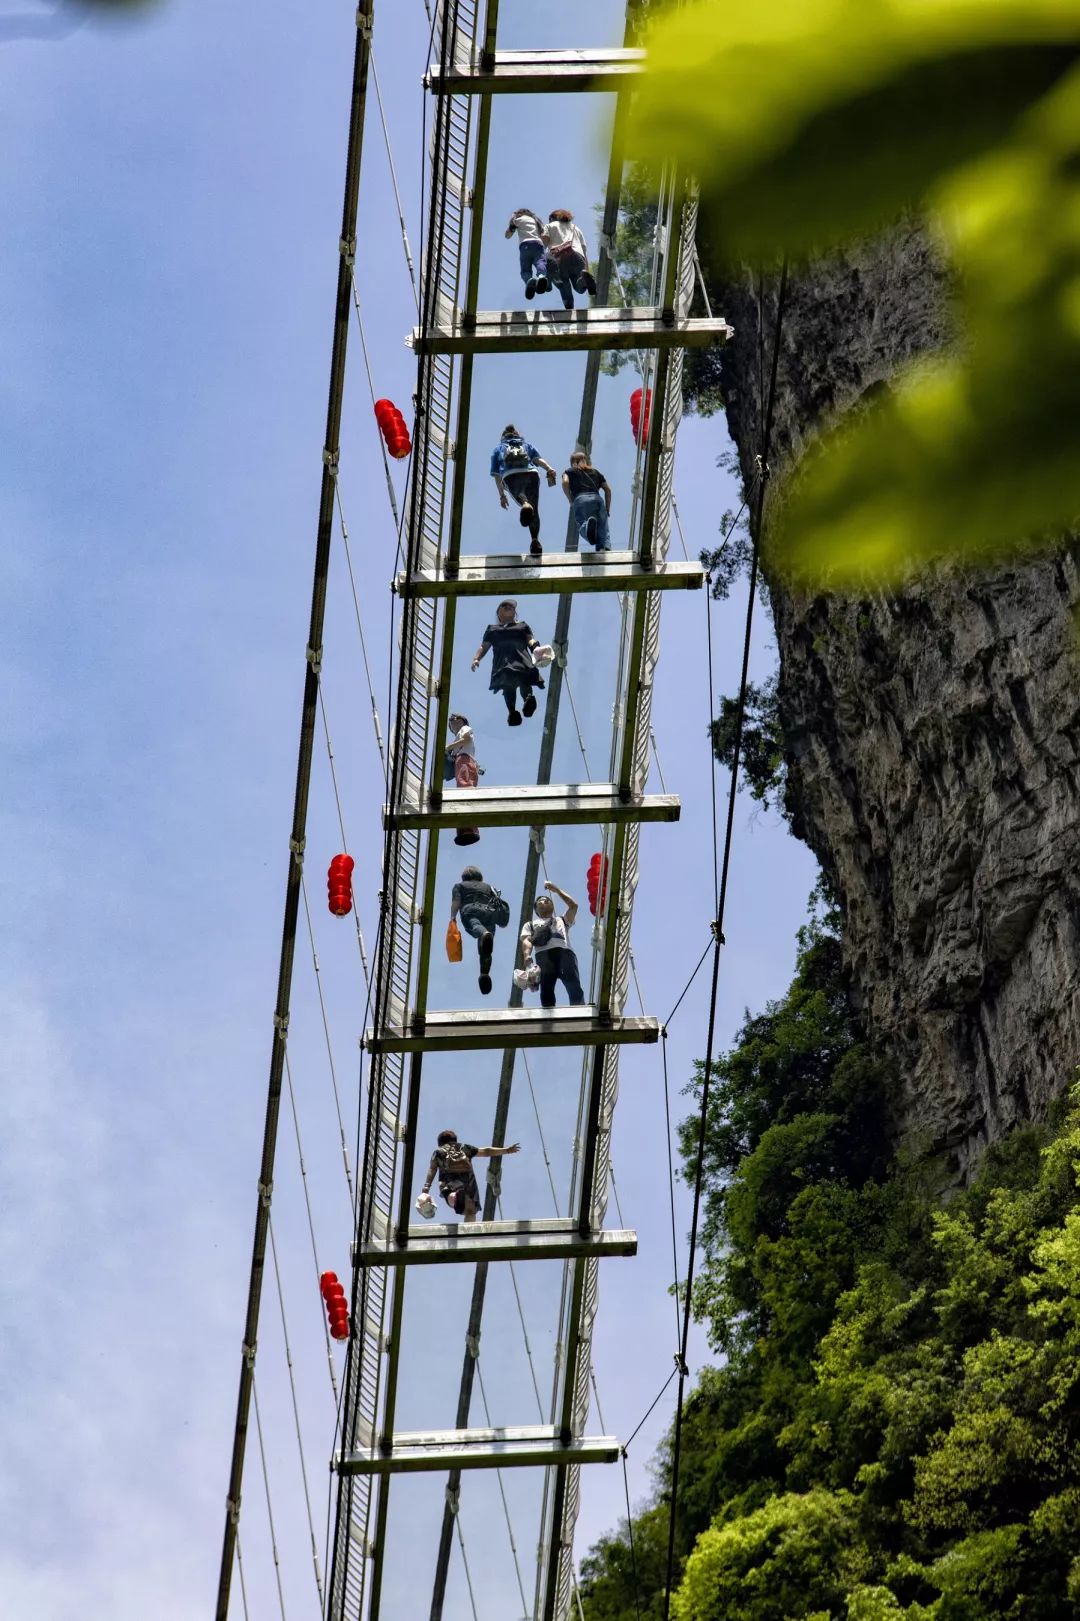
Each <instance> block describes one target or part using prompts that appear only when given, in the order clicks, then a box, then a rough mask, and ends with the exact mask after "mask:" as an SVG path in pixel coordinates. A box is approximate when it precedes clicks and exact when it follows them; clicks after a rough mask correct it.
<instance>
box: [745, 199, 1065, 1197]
mask: <svg viewBox="0 0 1080 1621" xmlns="http://www.w3.org/2000/svg"><path fill="white" fill-rule="evenodd" d="M775 297H776V289H775V285H773V287H772V288H771V290H770V291H769V293H768V295H767V296H766V297H765V299H764V301H763V316H762V324H763V326H764V328H765V344H764V348H765V350H766V351H767V350H768V348H769V345H770V343H771V336H772V330H773V320H774V314H775ZM720 307H721V308H722V309H723V310H724V313H725V315H726V316H727V318H728V319H729V320H731V321H732V322H733V324H734V326H735V328H736V332H737V334H738V338H737V341H736V342H735V343H734V344H733V345H732V346H731V347H730V349H729V350H728V351H727V352H726V353H725V356H724V359H723V363H722V376H723V386H724V391H725V395H726V398H727V409H728V420H729V425H730V428H731V431H732V435H733V437H734V439H735V443H736V445H737V448H738V451H739V455H740V460H741V462H742V465H743V469H744V473H748V472H749V470H750V468H751V466H752V463H753V459H754V456H755V454H756V452H757V450H758V448H759V422H760V407H761V391H762V379H763V377H764V378H765V379H766V380H767V375H768V365H767V353H766V356H765V364H764V366H763V365H762V364H761V356H760V355H759V347H758V339H759V333H758V312H757V300H756V297H755V296H754V293H753V289H752V288H751V286H750V283H749V281H747V282H745V283H742V284H735V285H732V286H730V287H728V288H725V290H724V295H723V300H722V302H721V305H720ZM947 338H948V316H947V308H946V299H945V295H944V284H943V277H942V273H941V270H940V268H939V266H938V264H937V262H936V260H935V257H934V254H933V253H932V251H931V249H930V247H929V245H928V243H927V241H926V239H925V237H924V236H923V235H922V234H921V233H920V232H919V231H918V230H917V229H915V228H903V229H901V230H899V231H897V232H896V233H895V234H894V235H893V236H891V237H890V238H889V239H888V241H887V242H885V243H884V244H877V245H873V246H866V247H861V248H858V249H855V250H852V251H851V252H849V253H848V254H846V255H845V256H843V257H842V258H839V259H838V260H836V261H835V262H834V263H832V264H830V265H829V266H827V267H824V268H822V267H816V268H815V269H814V270H813V272H811V273H808V274H806V275H804V276H802V277H796V278H795V279H794V280H793V283H792V286H791V291H790V297H789V302H788V308H787V312H786V315H785V322H784V332H783V342H782V346H781V363H780V370H779V389H778V400H777V409H776V419H775V430H774V439H773V453H772V456H771V458H770V459H771V462H772V465H773V468H774V471H775V472H777V473H778V474H779V475H780V476H781V478H782V475H783V471H784V468H785V466H790V465H792V463H793V461H794V459H795V458H797V456H798V455H799V452H800V449H801V447H802V445H803V444H804V442H805V438H806V435H807V433H808V431H811V430H812V429H813V427H814V425H815V424H817V423H818V422H819V421H821V420H822V419H823V418H826V417H827V416H828V415H829V414H830V413H832V412H834V411H836V410H838V409H842V408H843V407H845V406H847V405H848V404H850V403H852V402H854V401H856V400H858V398H859V397H860V396H862V395H863V394H865V393H866V391H867V390H870V389H875V388H878V387H881V386H886V385H887V380H888V378H889V376H890V375H891V374H892V373H893V371H894V370H895V368H896V367H897V365H898V364H899V363H901V362H902V361H903V360H905V359H907V358H909V357H911V356H912V355H914V354H916V353H918V352H919V351H921V350H924V349H927V348H932V347H936V346H939V345H940V344H941V343H943V342H945V341H947ZM1077 555H1078V553H1077V552H1076V551H1069V550H1063V551H1061V552H1059V553H1056V554H1055V555H1052V556H1046V557H1043V558H1041V559H1039V560H1037V561H1035V562H1033V563H1030V564H1027V565H1025V566H1023V567H1008V568H1000V567H999V568H996V569H994V570H993V571H992V572H986V573H981V574H965V575H959V574H951V575H950V574H947V573H940V572H939V573H935V574H932V575H928V576H926V577H924V578H923V579H922V580H920V581H919V582H918V583H916V584H913V585H911V586H910V587H908V588H906V589H904V590H903V591H902V592H899V593H896V594H891V593H890V594H881V595H877V596H875V597H873V598H872V599H868V600H863V601H851V600H848V599H838V598H835V597H829V598H826V597H816V598H813V599H810V600H808V599H806V598H805V597H799V596H796V595H793V594H790V593H789V592H787V591H786V590H785V589H783V588H782V587H780V586H779V585H778V584H777V582H775V581H773V582H771V585H772V597H773V608H774V613H775V619H776V630H777V638H778V643H779V649H780V664H781V673H780V712H781V718H782V721H783V726H784V732H785V737H786V740H787V746H788V755H789V759H788V765H789V790H790V796H791V801H792V806H793V810H794V815H795V831H796V832H797V833H798V834H799V836H800V837H802V838H804V839H806V841H807V842H808V843H809V844H810V846H811V848H812V849H813V850H814V852H815V854H816V855H817V857H818V858H819V860H820V861H821V863H822V865H823V867H824V869H825V871H826V872H827V874H828V875H829V877H830V879H831V880H832V882H833V884H834V886H835V889H836V891H837V893H838V895H839V897H840V899H841V902H842V905H843V909H844V914H845V953H846V959H847V962H848V965H849V967H850V971H851V978H852V986H853V991H854V994H855V996H856V999H857V1001H858V1002H859V1003H860V1004H861V1006H862V1007H863V1009H864V1011H865V1014H866V1016H867V1019H868V1022H869V1025H870V1028H871V1029H872V1030H874V1031H876V1032H880V1033H881V1034H882V1035H884V1036H886V1037H887V1038H888V1039H889V1042H890V1045H891V1046H892V1047H893V1049H894V1051H896V1052H897V1053H898V1054H899V1056H900V1060H901V1068H902V1072H903V1079H902V1083H901V1090H900V1095H899V1096H898V1097H897V1099H896V1100H895V1103H896V1111H895V1112H896V1119H897V1128H898V1131H899V1133H900V1135H901V1136H902V1138H903V1139H904V1140H905V1141H906V1142H907V1143H908V1144H909V1145H910V1146H911V1147H912V1148H914V1149H916V1151H917V1152H919V1153H933V1154H936V1155H940V1156H942V1157H943V1159H944V1162H945V1169H946V1172H947V1175H948V1176H949V1178H950V1179H957V1178H961V1179H966V1177H967V1175H968V1174H969V1172H970V1171H971V1170H972V1169H973V1168H974V1166H975V1164H976V1163H977V1161H978V1159H979V1157H980V1155H981V1153H982V1151H983V1149H984V1148H985V1147H986V1145H987V1144H988V1143H990V1142H992V1141H994V1140H995V1139H996V1138H998V1137H1000V1136H1002V1135H1003V1134H1004V1133H1005V1132H1007V1131H1008V1130H1009V1129H1010V1127H1011V1126H1013V1125H1014V1124H1016V1123H1017V1122H1018V1121H1021V1120H1026V1119H1031V1118H1040V1117H1041V1116H1043V1115H1044V1114H1045V1112H1046V1110H1047V1108H1048V1106H1049V1105H1050V1103H1051V1101H1052V1100H1053V1099H1054V1098H1055V1097H1057V1096H1059V1095H1060V1094H1061V1093H1062V1092H1063V1091H1064V1090H1065V1089H1066V1088H1067V1087H1068V1085H1069V1084H1070V1081H1071V1079H1072V1074H1073V1069H1074V1066H1075V1065H1076V1063H1077V1062H1078V1060H1080V972H1078V966H1080V659H1078V656H1077V640H1076V638H1077V632H1076V629H1075V627H1074V622H1073V613H1074V609H1075V607H1076V604H1077V600H1078V597H1080V574H1078V568H1077Z"/></svg>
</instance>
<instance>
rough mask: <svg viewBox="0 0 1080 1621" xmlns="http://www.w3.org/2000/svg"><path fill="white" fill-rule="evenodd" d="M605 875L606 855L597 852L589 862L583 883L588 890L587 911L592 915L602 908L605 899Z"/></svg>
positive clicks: (606, 868)
mask: <svg viewBox="0 0 1080 1621" xmlns="http://www.w3.org/2000/svg"><path fill="white" fill-rule="evenodd" d="M607 875H608V862H607V856H602V855H600V853H599V852H597V854H596V855H594V856H593V858H592V860H591V861H590V862H589V870H588V872H587V873H586V875H585V883H586V885H587V886H588V890H589V911H590V912H591V913H592V915H593V917H595V916H596V914H597V912H602V911H603V910H604V902H605V901H606V899H607Z"/></svg>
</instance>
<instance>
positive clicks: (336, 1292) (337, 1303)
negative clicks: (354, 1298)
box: [319, 1272, 349, 1340]
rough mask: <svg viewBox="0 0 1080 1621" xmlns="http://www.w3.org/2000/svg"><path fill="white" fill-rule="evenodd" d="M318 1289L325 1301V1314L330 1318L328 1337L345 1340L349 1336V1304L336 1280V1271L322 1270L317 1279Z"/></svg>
mask: <svg viewBox="0 0 1080 1621" xmlns="http://www.w3.org/2000/svg"><path fill="white" fill-rule="evenodd" d="M319 1289H320V1291H321V1293H322V1297H323V1300H324V1301H325V1303H326V1314H327V1317H328V1318H329V1320H330V1338H331V1339H334V1340H347V1339H348V1337H349V1306H348V1302H347V1301H346V1299H345V1290H344V1289H343V1288H342V1286H341V1284H340V1283H339V1282H338V1276H337V1273H336V1272H324V1273H323V1274H322V1276H321V1278H320V1279H319Z"/></svg>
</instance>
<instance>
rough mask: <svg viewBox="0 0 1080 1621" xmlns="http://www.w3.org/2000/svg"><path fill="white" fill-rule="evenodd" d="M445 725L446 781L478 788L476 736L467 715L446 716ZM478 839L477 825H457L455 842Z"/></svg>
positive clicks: (477, 840)
mask: <svg viewBox="0 0 1080 1621" xmlns="http://www.w3.org/2000/svg"><path fill="white" fill-rule="evenodd" d="M447 725H448V726H449V728H450V742H449V743H448V744H447V746H446V756H445V760H446V768H445V771H444V776H445V778H446V780H447V782H453V783H455V784H456V786H457V787H458V788H479V786H480V767H479V766H478V765H477V763H476V736H475V734H474V732H473V729H472V727H471V726H470V725H469V719H468V716H467V715H450V716H448V717H447ZM479 840H480V829H479V828H478V827H459V828H458V830H457V832H456V833H455V834H454V843H455V844H477V843H479Z"/></svg>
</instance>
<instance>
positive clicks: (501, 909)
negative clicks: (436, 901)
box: [450, 867, 510, 996]
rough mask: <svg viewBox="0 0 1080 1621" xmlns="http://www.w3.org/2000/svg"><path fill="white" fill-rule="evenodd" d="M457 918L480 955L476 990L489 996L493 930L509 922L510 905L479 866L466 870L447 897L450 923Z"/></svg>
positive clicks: (493, 942)
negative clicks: (478, 979) (469, 935)
mask: <svg viewBox="0 0 1080 1621" xmlns="http://www.w3.org/2000/svg"><path fill="white" fill-rule="evenodd" d="M459 916H460V918H461V927H462V928H463V929H464V930H465V933H466V934H471V935H472V937H473V939H474V940H475V941H476V949H477V951H478V952H479V954H480V990H481V993H482V994H483V995H484V996H489V995H490V994H491V954H492V952H493V951H494V950H495V930H496V929H505V928H506V926H507V924H508V923H509V922H510V904H509V902H508V901H504V900H503V898H502V896H501V895H500V894H499V892H498V890H497V889H493V888H492V887H491V885H490V884H489V883H487V882H486V881H485V879H484V875H483V873H482V872H481V871H480V868H479V867H466V868H465V869H464V870H463V872H462V874H461V878H460V879H459V881H458V882H457V883H456V884H455V885H454V890H453V894H452V895H451V897H450V921H451V923H456V922H457V920H458V917H459Z"/></svg>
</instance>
